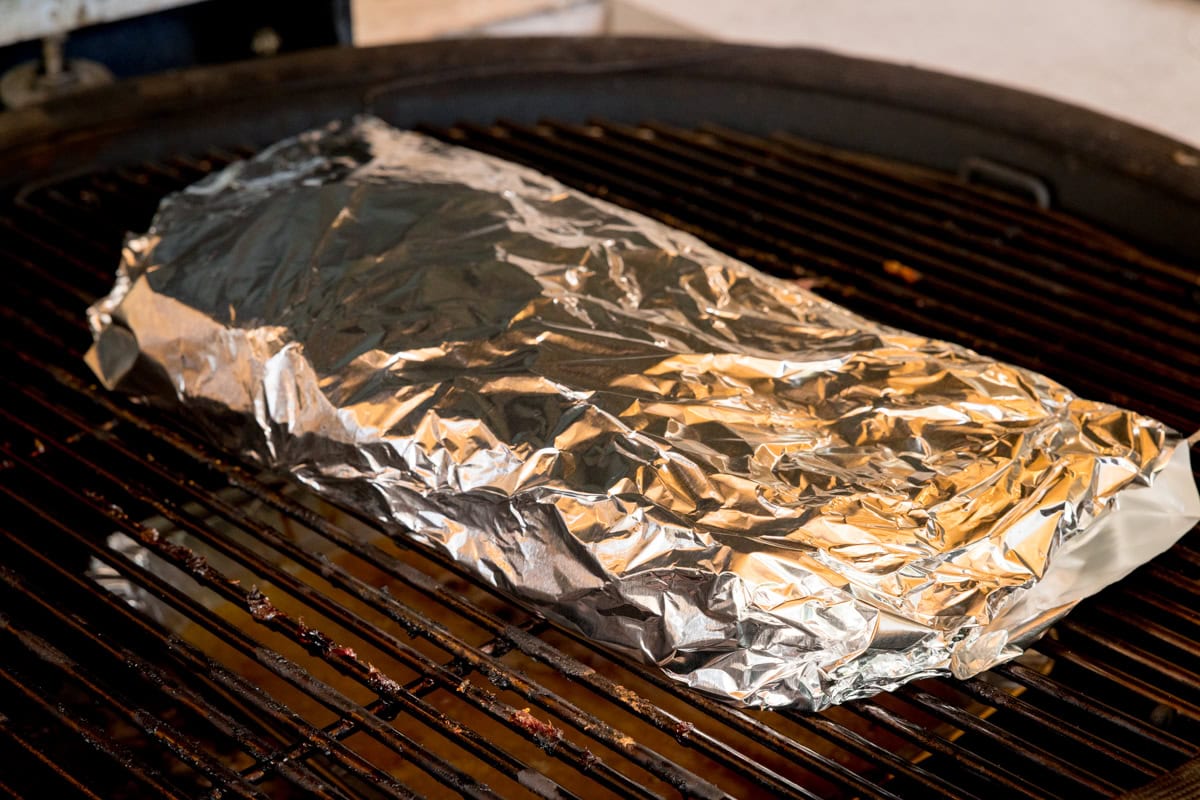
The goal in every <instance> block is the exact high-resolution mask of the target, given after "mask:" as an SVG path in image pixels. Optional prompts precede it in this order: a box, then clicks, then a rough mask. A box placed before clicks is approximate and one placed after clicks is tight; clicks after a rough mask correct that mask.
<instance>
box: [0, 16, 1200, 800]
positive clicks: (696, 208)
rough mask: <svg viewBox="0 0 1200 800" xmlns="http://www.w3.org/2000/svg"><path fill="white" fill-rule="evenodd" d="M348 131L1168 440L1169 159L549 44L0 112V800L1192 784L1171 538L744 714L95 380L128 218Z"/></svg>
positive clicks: (928, 92) (1176, 202)
mask: <svg viewBox="0 0 1200 800" xmlns="http://www.w3.org/2000/svg"><path fill="white" fill-rule="evenodd" d="M362 110H369V111H372V112H374V113H377V114H380V115H381V116H383V117H385V118H386V119H388V121H390V122H392V123H394V124H399V125H403V126H418V127H421V128H422V129H424V130H425V131H426V132H428V133H431V134H433V135H435V136H439V137H441V138H444V139H446V140H448V141H452V142H455V143H458V144H462V145H465V146H469V147H474V148H477V149H480V150H482V151H485V152H489V153H493V154H497V155H500V156H503V157H506V158H510V159H512V160H515V161H520V162H522V163H526V164H529V165H532V166H534V167H536V168H538V169H541V170H543V171H546V172H548V173H550V174H552V175H554V176H556V177H558V178H559V179H561V180H563V181H564V182H566V183H569V184H571V185H574V186H577V187H579V188H582V189H584V190H586V191H589V192H592V193H594V194H597V195H599V196H603V197H606V198H607V199H609V200H612V201H614V202H617V203H619V204H622V205H626V206H629V207H632V208H634V209H636V210H639V211H642V212H644V213H647V214H650V215H652V216H655V217H657V218H659V219H662V220H664V221H666V222H669V223H671V224H673V225H676V226H679V227H681V228H684V229H686V230H689V231H692V232H694V233H696V234H698V235H700V236H701V237H702V238H704V239H706V240H707V241H709V242H710V243H711V244H713V245H714V246H716V247H718V248H720V249H723V250H726V251H728V252H730V253H732V254H734V255H736V256H738V257H740V258H742V259H744V260H746V261H748V262H750V263H752V264H754V265H756V266H758V267H760V268H762V269H764V270H767V271H770V272H773V273H776V274H781V275H785V276H791V277H797V278H801V279H804V280H806V281H809V282H811V283H812V285H814V286H815V288H816V289H817V291H819V292H821V293H824V294H825V295H826V296H829V297H831V298H833V299H835V300H837V301H838V302H840V303H843V304H845V305H847V306H850V307H852V308H854V309H855V310H857V311H860V312H862V313H865V314H868V315H870V316H871V317H873V318H876V319H879V320H881V321H883V322H888V323H891V324H895V325H899V326H901V327H905V328H908V329H911V330H914V331H918V332H921V333H924V334H931V335H935V336H940V337H943V338H948V339H953V340H955V341H959V342H962V343H965V344H968V345H970V346H973V347H975V348H977V349H979V350H982V351H984V352H987V353H989V354H991V355H995V356H997V357H1000V358H1003V359H1005V360H1009V361H1013V362H1016V363H1019V364H1022V365H1024V366H1030V367H1033V368H1036V369H1039V370H1041V371H1043V372H1045V373H1047V374H1049V375H1051V376H1053V377H1055V378H1057V379H1060V380H1062V381H1064V382H1065V383H1067V384H1068V385H1069V386H1071V387H1073V388H1075V389H1077V390H1078V391H1080V392H1081V393H1086V394H1088V395H1089V396H1092V397H1095V398H1097V399H1104V400H1110V401H1113V402H1117V403H1120V404H1123V405H1127V406H1130V407H1133V408H1136V409H1138V410H1142V411H1145V412H1147V413H1150V414H1153V415H1155V416H1158V417H1159V418H1161V419H1163V420H1164V421H1166V422H1168V423H1170V424H1172V425H1175V426H1176V427H1178V428H1180V429H1181V430H1184V431H1190V430H1194V429H1195V428H1196V427H1197V426H1198V425H1200V402H1198V401H1197V400H1196V397H1197V389H1200V377H1197V376H1200V370H1197V369H1196V367H1197V366H1198V364H1197V361H1198V360H1200V356H1197V353H1198V352H1200V348H1198V347H1197V344H1200V342H1198V341H1197V340H1198V339H1200V333H1198V332H1197V331H1200V327H1198V326H1197V324H1196V323H1197V322H1198V321H1200V307H1198V306H1200V303H1198V296H1197V282H1198V280H1200V273H1198V272H1197V270H1196V263H1197V258H1198V257H1200V238H1197V237H1200V233H1198V231H1197V228H1196V226H1194V225H1192V224H1191V222H1190V221H1191V220H1192V219H1194V218H1195V215H1196V213H1197V212H1198V211H1200V177H1196V176H1195V175H1194V173H1195V170H1194V169H1191V168H1189V167H1187V166H1186V165H1187V164H1188V163H1190V162H1189V160H1188V159H1189V157H1190V156H1189V153H1190V151H1188V150H1187V148H1184V147H1183V146H1181V145H1178V144H1176V143H1173V142H1170V141H1168V140H1165V139H1161V138H1160V137H1156V136H1154V135H1152V134H1147V133H1145V132H1142V131H1137V130H1135V129H1131V128H1128V127H1127V126H1123V125H1121V124H1119V123H1115V122H1112V121H1111V120H1106V119H1103V118H1100V117H1096V116H1095V115H1092V114H1089V113H1088V112H1083V111H1079V110H1076V109H1070V108H1067V107H1063V106H1060V105H1058V104H1054V103H1050V102H1049V101H1044V100H1039V99H1037V98H1030V97H1028V96H1025V95H1020V94H1017V93H1013V92H1008V91H1006V90H999V89H995V88H992V87H984V86H981V85H979V84H973V83H970V82H966V81H957V80H952V79H948V78H944V77H941V76H935V75H930V74H928V73H921V72H917V71H913V70H906V69H902V68H896V67H889V66H885V65H879V64H870V63H867V62H859V61H853V60H849V59H842V58H838V57H834V56H829V55H825V54H818V53H812V52H805V51H762V50H754V49H750V48H740V47H729V46H719V45H708V44H690V43H674V44H672V43H664V42H657V43H652V42H638V41H634V42H619V41H618V42H583V43H574V42H563V41H558V40H547V41H541V42H494V43H487V44H486V45H485V44H482V43H471V44H462V43H440V44H435V45H421V46H413V47H405V48H393V49H386V50H379V51H345V52H333V53H325V54H322V55H321V56H320V57H319V58H318V56H316V55H304V56H299V57H290V58H288V59H280V60H278V61H274V62H265V63H262V64H257V65H239V66H234V67H228V68H220V69H215V70H207V71H200V72H193V73H186V74H183V75H180V76H174V77H171V78H167V77H158V78H152V79H147V80H144V81H142V82H139V83H135V84H130V85H126V86H125V87H120V88H119V90H118V89H112V90H105V91H104V92H102V93H101V94H99V95H96V96H93V97H92V98H90V99H89V100H88V101H87V102H86V103H85V102H83V101H79V100H76V101H72V103H60V104H59V105H58V106H55V107H51V108H48V109H41V110H38V111H35V112H23V113H22V114H21V115H19V116H15V117H10V118H9V119H7V120H5V121H4V122H3V123H2V124H0V163H2V164H4V165H5V168H6V169H7V172H6V173H5V174H6V175H7V176H8V180H9V181H10V185H9V186H8V187H7V189H6V190H5V193H4V194H3V196H0V284H2V286H3V291H4V293H5V301H4V303H3V305H2V308H0V328H2V330H3V338H2V341H0V363H2V364H3V369H2V370H0V381H2V385H0V391H2V392H3V400H2V401H0V508H2V509H3V514H0V640H2V641H3V644H2V647H0V686H2V687H3V688H2V690H0V794H4V793H7V794H11V795H14V796H18V797H20V796H84V797H106V798H108V797H145V796H154V797H159V796H162V797H194V796H210V797H216V796H221V797H229V796H263V795H265V796H272V797H301V796H310V795H314V796H319V797H331V798H334V797H360V796H363V797H376V796H380V797H412V796H430V797H437V796H443V795H444V794H445V793H446V792H447V791H451V792H453V793H458V794H462V795H465V796H472V797H491V796H503V797H508V796H514V797H520V796H531V795H532V796H540V797H587V798H592V797H603V796H614V797H629V796H633V797H678V796H685V797H725V796H739V797H740V796H762V797H797V798H811V797H864V798H896V797H912V798H926V797H953V798H971V797H977V798H988V797H995V796H998V794H997V793H999V795H1002V796H1006V797H1029V798H1040V797H1069V798H1072V800H1074V798H1077V797H1113V796H1122V795H1126V794H1128V793H1131V792H1134V793H1140V794H1141V795H1142V796H1155V795H1154V793H1155V792H1158V793H1159V794H1158V795H1157V796H1186V792H1187V791H1189V789H1188V787H1189V786H1190V787H1192V790H1193V791H1194V787H1195V784H1196V781H1195V774H1194V773H1195V762H1194V759H1195V758H1196V757H1197V755H1198V752H1197V751H1198V749H1200V747H1198V745H1197V744H1196V742H1197V741H1200V736H1198V734H1200V645H1198V644H1197V633H1198V630H1200V614H1197V612H1196V611H1195V605H1196V601H1197V595H1198V594H1200V581H1198V580H1197V579H1198V577H1200V550H1198V549H1197V541H1196V539H1195V535H1194V534H1193V535H1192V536H1190V537H1187V538H1185V539H1184V540H1183V542H1182V543H1181V544H1179V545H1178V546H1176V547H1175V548H1173V549H1172V550H1171V551H1169V552H1168V553H1167V554H1165V555H1164V556H1162V557H1161V558H1159V559H1157V560H1156V561H1155V562H1153V563H1152V564H1150V565H1149V566H1147V567H1146V568H1144V569H1142V570H1140V571H1139V572H1137V573H1135V574H1134V575H1133V576H1131V577H1130V578H1129V579H1127V580H1126V581H1124V582H1122V583H1121V584H1119V585H1118V586H1116V587H1113V588H1112V589H1110V590H1108V591H1106V592H1104V593H1102V594H1101V595H1100V596H1098V597H1096V598H1093V599H1091V600H1089V601H1086V602H1085V603H1083V604H1082V605H1081V606H1080V607H1079V608H1078V609H1077V610H1076V611H1075V612H1074V613H1072V614H1071V615H1070V616H1069V617H1068V618H1067V620H1066V621H1065V622H1064V623H1063V624H1062V625H1060V626H1058V627H1057V628H1056V629H1055V630H1054V631H1053V632H1052V633H1051V634H1050V635H1048V636H1047V637H1046V638H1045V639H1043V640H1042V641H1041V642H1040V643H1039V644H1038V645H1037V647H1036V648H1035V651H1036V653H1035V655H1034V656H1032V657H1030V658H1028V659H1026V660H1024V661H1022V662H1021V663H1014V664H1009V665H1006V666H1004V667H1001V668H999V669H997V670H995V671H994V672H993V673H990V674H988V675H985V676H982V677H981V678H978V679H975V680H971V681H966V682H958V681H949V680H947V681H940V680H939V681H923V682H920V683H918V684H914V685H911V686H908V687H906V688H904V689H902V690H900V691H898V692H896V693H894V694H891V695H883V696H879V697H876V698H873V699H870V700H865V701H859V702H855V703H850V704H847V705H845V706H842V707H839V708H835V709H832V710H830V711H829V712H826V713H823V714H801V713H796V712H751V711H742V710H738V709H734V708H730V707H727V706H723V705H720V704H718V703H716V702H713V701H711V700H708V699H706V698H704V697H701V696H698V695H695V694H692V693H689V692H687V691H685V690H682V689H680V688H678V687H676V686H674V685H673V684H671V683H669V682H668V681H666V680H665V679H663V678H662V677H661V676H659V675H658V674H657V673H656V672H654V671H653V670H650V669H647V668H644V667H641V666H639V665H636V664H630V663H628V662H626V661H624V660H622V659H619V658H616V657H613V656H611V655H609V654H606V653H603V652H599V651H597V650H595V649H594V648H592V647H590V646H589V645H588V644H587V643H586V642H583V641H580V640H579V639H577V638H575V637H574V636H572V635H571V634H569V633H566V632H563V631H560V630H558V629H556V628H554V627H552V626H549V625H548V624H547V623H545V622H544V621H543V620H540V619H539V618H537V617H536V616H534V615H531V614H529V613H528V612H526V611H524V610H522V609H521V608H519V607H517V606H514V605H512V604H511V603H509V602H507V601H506V600H504V599H503V598H501V597H497V596H495V595H494V594H492V593H490V592H489V591H488V590H486V589H485V588H483V587H481V586H479V585H477V584H476V583H474V582H473V581H471V580H470V579H469V578H468V577H467V576H465V575H464V574H462V573H461V571H460V570H458V569H457V568H456V567H455V566H454V565H453V564H450V563H447V562H446V561H444V560H443V559H441V558H440V557H439V556H437V555H436V554H434V553H432V552H429V551H426V550H424V549H422V548H420V547H418V546H416V545H413V544H411V543H409V542H408V541H406V540H405V539H404V538H403V537H402V536H394V537H391V538H389V539H388V541H387V543H386V544H385V545H378V544H372V545H366V544H363V542H364V540H365V537H364V536H363V532H364V526H365V527H366V528H369V527H370V526H371V523H370V521H368V520H364V519H361V518H360V517H359V516H357V515H356V514H355V511H354V509H336V508H331V507H329V506H327V505H324V504H323V503H321V502H320V501H319V500H317V499H315V498H314V497H312V496H310V495H308V494H306V493H305V492H303V491H301V490H299V489H298V488H297V487H295V486H291V485H288V484H285V483H281V482H279V481H278V480H277V479H275V478H273V477H272V476H269V475H263V474H260V473H258V472H257V471H255V470H254V469H253V468H252V467H250V466H248V465H246V464H242V463H239V462H238V461H237V460H236V459H231V458H230V457H229V456H228V455H227V454H220V453H214V452H212V451H211V450H210V449H208V448H207V447H206V446H205V445H204V443H203V442H201V441H198V440H197V439H196V438H195V437H194V436H193V435H192V432H191V431H190V430H189V429H188V428H187V426H186V425H185V424H181V423H180V421H178V420H175V419H172V418H171V417H170V416H169V415H164V414H161V413H159V412H156V411H154V410H152V409H148V408H145V407H143V406H140V405H137V404H136V403H134V402H131V401H130V399H129V398H126V397H122V396H115V395H110V394H108V393H106V392H105V391H103V390H102V389H100V388H99V387H97V386H96V385H95V383H94V380H93V379H92V377H91V375H90V373H89V372H88V371H87V369H86V367H84V366H83V363H82V353H83V351H84V349H86V346H87V344H88V335H87V332H86V326H85V325H84V322H83V309H84V308H85V307H86V305H87V304H88V303H90V302H91V301H92V300H94V299H95V298H96V297H97V296H99V295H100V294H102V293H104V292H106V291H107V290H108V288H109V287H110V286H111V282H112V276H113V271H114V269H115V265H116V262H117V256H118V253H119V248H120V244H121V238H122V235H123V234H124V232H125V231H127V230H141V229H144V227H145V226H146V224H147V223H148V221H149V219H150V216H151V215H152V213H153V211H154V208H155V207H156V205H157V202H158V200H159V199H160V198H161V197H162V196H163V195H164V194H166V193H168V192H170V191H173V190H176V189H179V188H181V187H182V186H184V185H186V184H188V183H190V182H192V181H194V180H196V179H198V178H200V177H202V176H203V175H204V174H207V173H208V172H210V171H212V170H213V169H217V168H219V167H221V166H222V165H224V164H226V163H229V162H230V161H232V160H234V159H236V158H238V157H241V156H244V155H247V154H249V153H251V152H253V151H254V149H255V148H257V147H260V146H262V145H263V144H266V143H268V142H270V141H272V140H273V139H275V138H278V137H279V136H282V135H286V134H288V133H292V132H295V131H298V130H300V129H303V128H305V127H308V126H311V125H314V124H320V123H322V122H324V121H327V120H328V119H329V118H332V117H336V116H346V115H348V114H351V113H355V112H358V111H362ZM647 120H653V121H649V122H648V121H647ZM772 131H777V132H775V133H772ZM1181 154H1182V155H1181ZM980 165H982V166H980ZM994 165H999V166H1000V167H1002V169H999V170H997V169H995V168H993V167H994ZM1189 169H1190V171H1189ZM955 172H961V173H962V174H961V175H955V174H954V173H955ZM1013 176H1016V177H1015V178H1014V177H1013ZM980 178H982V179H984V180H985V182H987V183H988V186H985V187H981V186H978V185H975V183H977V182H978V180H979V179H980ZM1047 201H1048V202H1049V205H1050V208H1044V207H1042V206H1044V205H1046V203H1047ZM1039 204H1040V205H1039ZM175 532H183V533H186V534H187V535H188V539H187V542H188V544H187V545H186V546H185V545H181V544H178V543H177V539H176V538H175V536H174V535H173V534H174V533H175ZM117 534H121V535H122V536H123V537H124V538H121V537H118V536H116V535H117ZM311 542H319V543H320V544H321V546H320V548H313V547H310V546H308V544H307V543H311ZM114 545H117V546H118V547H117V549H114ZM135 551H136V552H138V553H139V554H140V555H139V556H138V558H137V559H135V560H130V559H129V558H127V557H126V555H125V554H126V553H130V552H135ZM318 553H319V554H318ZM106 570H107V571H106ZM101 574H102V575H103V576H105V577H103V578H102V579H101V580H102V581H107V585H108V586H109V587H112V586H116V585H119V586H121V587H124V588H125V589H129V588H131V587H133V588H136V595H135V599H136V600H137V602H138V603H139V604H140V607H137V608H135V607H131V606H130V605H129V604H127V603H126V602H125V599H123V598H122V597H120V596H118V595H115V594H113V593H111V592H109V591H108V590H107V589H105V588H103V587H102V586H101V585H100V584H99V583H97V578H96V576H97V575H101ZM1164 793H1165V794H1164Z"/></svg>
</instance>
